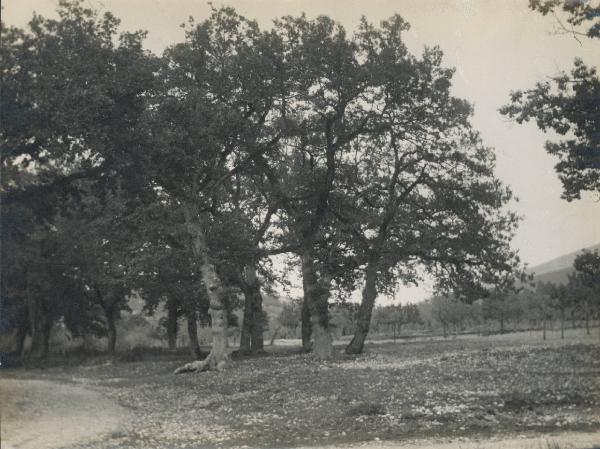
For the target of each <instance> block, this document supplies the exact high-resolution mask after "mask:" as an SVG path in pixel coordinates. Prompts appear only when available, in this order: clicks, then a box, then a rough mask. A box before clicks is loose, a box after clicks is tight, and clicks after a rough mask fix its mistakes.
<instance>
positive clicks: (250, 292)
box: [240, 262, 265, 354]
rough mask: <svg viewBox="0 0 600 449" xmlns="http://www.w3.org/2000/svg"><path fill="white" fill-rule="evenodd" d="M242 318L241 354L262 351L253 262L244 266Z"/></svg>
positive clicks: (260, 312) (259, 301)
mask: <svg viewBox="0 0 600 449" xmlns="http://www.w3.org/2000/svg"><path fill="white" fill-rule="evenodd" d="M243 291H244V320H243V322H242V332H241V336H240V352H241V353H242V354H249V353H254V354H256V353H260V352H264V349H265V343H264V335H263V334H264V319H263V310H262V302H263V298H262V294H261V292H260V281H259V280H258V276H257V274H256V265H255V263H254V262H252V263H250V264H248V265H246V266H245V267H244V287H243Z"/></svg>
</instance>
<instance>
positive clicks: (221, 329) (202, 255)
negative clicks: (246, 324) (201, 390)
mask: <svg viewBox="0 0 600 449" xmlns="http://www.w3.org/2000/svg"><path fill="white" fill-rule="evenodd" d="M183 212H184V215H185V222H186V227H187V230H188V234H189V235H190V238H191V240H192V250H193V253H194V256H195V257H196V259H198V261H199V263H200V271H201V273H202V281H203V283H204V286H205V288H206V293H207V295H208V300H209V314H210V317H211V329H212V349H211V351H210V354H209V355H208V357H206V359H205V360H202V361H196V362H192V363H188V364H186V365H184V366H182V367H180V368H178V369H176V370H175V373H176V374H178V373H184V372H190V371H205V370H209V369H217V370H222V369H224V368H225V366H226V364H227V361H228V360H229V352H228V343H227V311H226V310H225V304H224V302H223V295H224V293H223V284H222V282H221V279H220V278H219V275H218V274H217V270H216V268H215V266H214V264H213V263H212V262H211V260H210V257H209V253H208V245H207V243H206V236H205V234H204V230H203V229H202V224H201V223H200V216H199V214H198V211H197V210H196V208H195V207H194V206H193V205H191V204H183Z"/></svg>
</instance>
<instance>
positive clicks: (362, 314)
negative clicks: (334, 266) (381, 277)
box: [346, 263, 377, 354]
mask: <svg viewBox="0 0 600 449" xmlns="http://www.w3.org/2000/svg"><path fill="white" fill-rule="evenodd" d="M376 298H377V270H376V268H375V264H374V263H369V265H368V266H367V269H366V274H365V286H364V288H363V291H362V300H361V302H360V307H359V309H358V317H357V321H356V331H355V332H354V337H352V340H351V341H350V343H349V344H348V346H346V353H347V354H360V353H362V351H363V349H364V347H365V340H366V339H367V335H368V333H369V326H370V325H371V316H372V315H373V307H374V306H375V299H376Z"/></svg>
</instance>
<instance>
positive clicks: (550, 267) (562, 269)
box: [527, 243, 600, 284]
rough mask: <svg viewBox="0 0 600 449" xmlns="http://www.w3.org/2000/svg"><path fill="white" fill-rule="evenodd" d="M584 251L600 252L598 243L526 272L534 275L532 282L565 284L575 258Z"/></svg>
mask: <svg viewBox="0 0 600 449" xmlns="http://www.w3.org/2000/svg"><path fill="white" fill-rule="evenodd" d="M584 249H588V250H590V251H595V250H599V251H600V243H599V244H597V245H592V246H589V247H587V248H582V249H580V250H579V251H575V252H572V253H569V254H565V255H563V256H560V257H557V258H556V259H552V260H550V261H548V262H545V263H542V264H540V265H536V266H535V267H531V268H529V269H528V270H527V272H528V273H534V274H535V278H534V280H535V281H536V282H551V283H553V284H566V283H567V282H568V280H569V274H571V273H572V272H573V262H574V261H575V257H576V256H577V255H578V254H579V253H581V251H583V250H584Z"/></svg>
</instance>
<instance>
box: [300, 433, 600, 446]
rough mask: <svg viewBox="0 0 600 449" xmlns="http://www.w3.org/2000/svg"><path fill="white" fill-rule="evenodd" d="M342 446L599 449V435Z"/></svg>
mask: <svg viewBox="0 0 600 449" xmlns="http://www.w3.org/2000/svg"><path fill="white" fill-rule="evenodd" d="M343 447H344V448H345V449H554V448H557V449H598V448H600V432H594V433H581V432H564V433H558V434H552V435H540V436H536V437H533V436H528V437H523V438H510V439H497V440H492V441H474V440H473V441H468V440H461V441H432V440H420V441H410V442H392V441H385V442H378V441H374V442H368V443H361V444H355V445H352V446H343ZM341 448H342V447H341V446H324V447H319V448H315V447H305V448H298V449H341Z"/></svg>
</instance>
